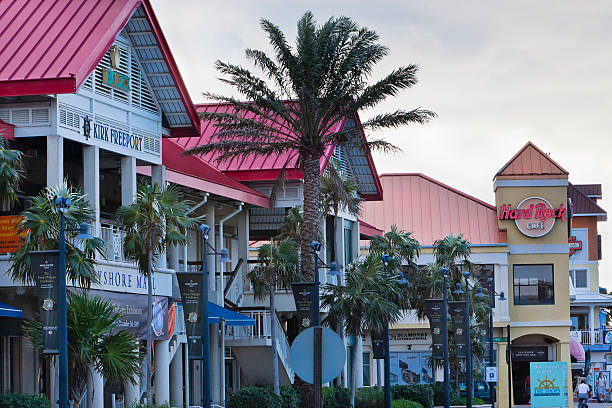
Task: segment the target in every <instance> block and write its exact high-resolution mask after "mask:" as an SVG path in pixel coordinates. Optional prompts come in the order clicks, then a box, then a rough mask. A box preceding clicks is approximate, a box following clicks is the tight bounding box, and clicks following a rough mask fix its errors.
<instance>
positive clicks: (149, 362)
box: [145, 250, 153, 406]
mask: <svg viewBox="0 0 612 408" xmlns="http://www.w3.org/2000/svg"><path fill="white" fill-rule="evenodd" d="M152 263H153V255H152V252H151V250H149V262H148V264H147V364H146V368H145V370H146V375H145V381H146V382H147V384H146V390H147V406H151V404H152V403H153V397H152V396H151V376H152V372H151V371H152V370H153V361H152V350H151V347H152V346H153V331H152V328H151V322H152V321H153V320H152V319H153V278H152V276H151V275H152V270H153V265H152Z"/></svg>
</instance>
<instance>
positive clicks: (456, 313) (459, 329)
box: [448, 301, 467, 358]
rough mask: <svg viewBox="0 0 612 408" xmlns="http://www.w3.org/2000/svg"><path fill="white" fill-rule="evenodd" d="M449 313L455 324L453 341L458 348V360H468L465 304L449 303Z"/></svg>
mask: <svg viewBox="0 0 612 408" xmlns="http://www.w3.org/2000/svg"><path fill="white" fill-rule="evenodd" d="M448 312H449V314H450V315H451V319H452V322H453V334H454V336H453V339H454V341H455V345H456V346H457V358H466V357H467V327H466V326H465V302H461V301H459V302H448Z"/></svg>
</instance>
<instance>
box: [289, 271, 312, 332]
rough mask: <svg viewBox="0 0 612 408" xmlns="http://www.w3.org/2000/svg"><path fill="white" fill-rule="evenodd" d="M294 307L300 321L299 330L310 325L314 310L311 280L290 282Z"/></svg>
mask: <svg viewBox="0 0 612 408" xmlns="http://www.w3.org/2000/svg"><path fill="white" fill-rule="evenodd" d="M291 289H292V290H293V300H294V301H295V309H296V311H297V315H298V319H299V321H300V329H299V330H300V332H301V331H302V330H304V329H307V328H309V327H310V326H312V322H313V320H314V310H315V304H314V301H315V295H316V293H315V287H314V283H312V282H294V283H292V284H291Z"/></svg>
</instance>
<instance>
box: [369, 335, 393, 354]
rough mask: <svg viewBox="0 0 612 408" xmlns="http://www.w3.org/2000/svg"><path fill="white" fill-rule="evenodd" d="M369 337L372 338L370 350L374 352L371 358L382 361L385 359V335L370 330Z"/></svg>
mask: <svg viewBox="0 0 612 408" xmlns="http://www.w3.org/2000/svg"><path fill="white" fill-rule="evenodd" d="M370 337H371V338H372V350H373V351H374V353H373V354H374V357H373V358H375V359H381V360H382V359H383V358H385V334H384V333H383V332H381V331H378V330H372V331H371V332H370ZM389 337H390V336H389Z"/></svg>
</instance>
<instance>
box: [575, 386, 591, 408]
mask: <svg viewBox="0 0 612 408" xmlns="http://www.w3.org/2000/svg"><path fill="white" fill-rule="evenodd" d="M590 391H591V388H590V387H589V386H588V385H587V383H586V381H585V380H582V382H581V383H580V384H578V387H576V394H578V408H587V407H588V401H589V392H590Z"/></svg>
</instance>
